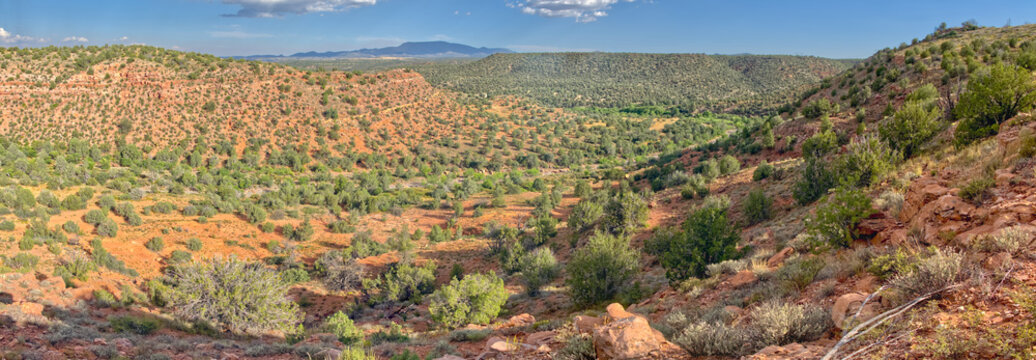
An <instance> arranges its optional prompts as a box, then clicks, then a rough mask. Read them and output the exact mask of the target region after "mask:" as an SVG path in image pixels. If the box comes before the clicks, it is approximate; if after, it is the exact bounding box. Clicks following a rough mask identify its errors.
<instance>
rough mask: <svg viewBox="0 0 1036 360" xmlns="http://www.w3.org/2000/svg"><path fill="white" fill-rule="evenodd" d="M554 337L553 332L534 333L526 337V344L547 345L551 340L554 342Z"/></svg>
mask: <svg viewBox="0 0 1036 360" xmlns="http://www.w3.org/2000/svg"><path fill="white" fill-rule="evenodd" d="M554 335H555V334H554V332H553V331H540V332H534V333H532V334H529V336H526V337H525V342H526V343H529V344H537V345H538V344H546V343H549V342H550V341H551V340H554Z"/></svg>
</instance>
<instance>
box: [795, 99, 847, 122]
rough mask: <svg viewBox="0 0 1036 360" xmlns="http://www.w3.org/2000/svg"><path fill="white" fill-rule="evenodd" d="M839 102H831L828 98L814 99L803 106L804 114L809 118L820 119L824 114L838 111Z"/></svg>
mask: <svg viewBox="0 0 1036 360" xmlns="http://www.w3.org/2000/svg"><path fill="white" fill-rule="evenodd" d="M838 110H839V107H838V104H834V103H831V101H830V100H827V98H820V99H817V100H814V101H812V102H810V103H809V104H807V105H806V106H805V107H803V108H802V116H805V117H806V118H809V119H818V118H820V117H821V116H824V115H830V114H832V113H836V112H838Z"/></svg>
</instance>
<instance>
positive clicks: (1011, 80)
mask: <svg viewBox="0 0 1036 360" xmlns="http://www.w3.org/2000/svg"><path fill="white" fill-rule="evenodd" d="M1034 103H1036V82H1033V79H1032V74H1031V73H1030V72H1029V71H1028V70H1025V69H1023V68H1021V67H1019V66H1015V65H1008V64H996V65H992V66H990V67H988V68H983V69H981V70H979V71H978V72H977V73H976V74H974V75H972V76H971V79H970V80H969V81H968V85H967V90H966V91H965V92H964V93H963V94H962V95H961V96H960V100H959V101H958V103H957V107H956V108H954V115H956V116H957V118H958V119H961V120H960V122H959V123H958V124H957V130H956V131H955V132H954V144H955V145H957V146H958V148H960V147H963V146H966V145H968V144H971V143H972V142H974V141H975V140H978V139H981V138H984V137H987V136H991V135H995V134H996V133H997V132H998V131H999V128H1000V124H1003V123H1004V122H1005V121H1007V120H1008V119H1010V118H1012V117H1014V116H1015V115H1017V114H1018V113H1019V112H1025V111H1028V110H1029V109H1032V108H1033V104H1034Z"/></svg>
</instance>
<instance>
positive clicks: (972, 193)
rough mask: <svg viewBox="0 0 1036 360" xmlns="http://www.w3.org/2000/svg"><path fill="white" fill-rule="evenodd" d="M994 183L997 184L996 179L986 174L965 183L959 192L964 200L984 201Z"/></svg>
mask: <svg viewBox="0 0 1036 360" xmlns="http://www.w3.org/2000/svg"><path fill="white" fill-rule="evenodd" d="M994 185H996V181H995V180H993V178H992V177H989V176H984V177H980V178H978V179H974V180H971V181H969V182H968V183H967V184H964V186H961V188H960V191H959V192H958V193H957V194H958V195H960V197H961V198H962V199H964V200H968V201H970V202H973V203H982V202H983V201H985V200H986V198H987V197H988V196H989V189H990V188H992V187H993V186H994Z"/></svg>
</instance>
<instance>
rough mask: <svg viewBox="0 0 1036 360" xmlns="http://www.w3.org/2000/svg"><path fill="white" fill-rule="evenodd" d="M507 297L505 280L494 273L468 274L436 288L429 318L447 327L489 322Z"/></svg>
mask: <svg viewBox="0 0 1036 360" xmlns="http://www.w3.org/2000/svg"><path fill="white" fill-rule="evenodd" d="M507 297H508V293H507V288H505V287H504V281H503V280H501V279H500V278H499V277H497V276H496V274H495V273H493V272H490V273H489V274H474V275H468V276H465V277H464V279H460V280H458V279H453V280H451V281H450V283H449V284H448V285H444V286H443V287H441V288H439V290H436V291H435V293H433V294H432V295H431V301H430V303H429V304H428V312H429V313H431V315H432V320H434V321H435V322H437V323H439V324H441V325H443V326H446V327H451V328H454V327H459V326H462V325H465V324H488V323H489V322H490V321H492V320H493V319H494V318H496V316H497V314H499V313H500V307H501V306H503V305H504V303H506V302H507Z"/></svg>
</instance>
